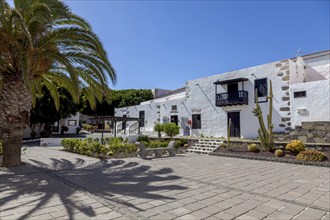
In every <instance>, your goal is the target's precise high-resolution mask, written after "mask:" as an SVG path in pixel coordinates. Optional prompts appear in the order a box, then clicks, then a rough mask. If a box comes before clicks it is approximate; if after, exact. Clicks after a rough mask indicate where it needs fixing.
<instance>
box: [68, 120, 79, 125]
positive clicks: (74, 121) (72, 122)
mask: <svg viewBox="0 0 330 220" xmlns="http://www.w3.org/2000/svg"><path fill="white" fill-rule="evenodd" d="M68 125H69V126H77V120H69V121H68Z"/></svg>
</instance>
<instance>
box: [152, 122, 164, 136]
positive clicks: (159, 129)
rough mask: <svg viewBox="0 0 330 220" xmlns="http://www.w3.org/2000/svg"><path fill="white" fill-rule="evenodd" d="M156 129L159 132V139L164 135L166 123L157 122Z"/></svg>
mask: <svg viewBox="0 0 330 220" xmlns="http://www.w3.org/2000/svg"><path fill="white" fill-rule="evenodd" d="M154 131H157V132H158V139H160V138H161V137H162V133H161V132H162V131H164V125H163V124H160V123H156V124H155V127H154Z"/></svg>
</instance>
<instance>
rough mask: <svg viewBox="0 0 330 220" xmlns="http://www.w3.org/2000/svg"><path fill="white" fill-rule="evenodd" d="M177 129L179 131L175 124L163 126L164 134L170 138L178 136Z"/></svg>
mask: <svg viewBox="0 0 330 220" xmlns="http://www.w3.org/2000/svg"><path fill="white" fill-rule="evenodd" d="M179 129H180V127H179V126H178V125H176V124H175V123H167V124H164V132H165V133H166V134H167V136H169V137H170V138H172V137H174V136H175V135H178V134H179Z"/></svg>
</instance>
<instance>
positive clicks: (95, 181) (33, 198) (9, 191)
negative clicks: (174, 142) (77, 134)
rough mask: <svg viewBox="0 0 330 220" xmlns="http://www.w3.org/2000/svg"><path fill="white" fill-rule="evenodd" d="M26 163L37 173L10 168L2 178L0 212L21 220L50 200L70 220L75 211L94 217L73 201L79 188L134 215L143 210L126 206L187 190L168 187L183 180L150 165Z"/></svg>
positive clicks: (60, 161)
mask: <svg viewBox="0 0 330 220" xmlns="http://www.w3.org/2000/svg"><path fill="white" fill-rule="evenodd" d="M30 160H31V161H32V162H33V163H34V164H36V165H37V167H39V168H38V170H37V171H35V172H25V173H24V172H23V173H22V172H18V170H17V168H9V171H10V173H11V174H8V175H4V176H2V177H0V180H1V183H0V187H1V188H0V195H1V201H0V207H3V208H1V211H8V210H11V209H15V211H16V210H20V209H21V210H23V211H25V214H23V215H21V216H20V218H19V219H25V218H26V217H29V216H31V215H33V213H34V212H36V210H38V209H42V208H46V207H48V206H49V204H51V203H54V201H55V203H58V204H57V205H58V207H60V206H63V207H64V209H65V210H66V212H67V214H68V217H69V219H72V218H73V215H74V213H76V212H77V211H79V212H80V213H83V214H85V215H87V216H89V217H93V216H96V213H95V211H94V208H93V207H92V204H87V205H86V203H84V202H80V201H77V200H76V199H75V198H76V196H75V195H76V194H77V193H79V192H80V191H78V189H79V188H80V189H84V190H87V191H88V192H89V193H92V194H94V195H96V196H98V197H101V198H103V199H105V200H106V201H108V202H110V203H111V202H115V203H117V204H120V205H123V206H125V207H134V208H135V209H138V210H141V209H139V208H137V207H136V206H135V205H134V203H131V202H130V201H132V200H134V199H146V201H152V200H165V199H166V200H173V199H174V198H172V197H169V196H164V195H160V194H159V192H164V191H171V190H184V189H186V187H182V186H179V185H174V184H172V183H171V181H173V180H178V179H180V178H181V177H179V176H176V175H171V173H172V172H173V171H172V169H170V168H163V169H158V170H151V167H150V166H146V165H141V164H139V163H138V162H129V161H125V160H108V161H107V160H100V161H98V162H94V163H92V164H89V165H87V166H85V167H81V165H82V164H84V163H85V160H84V159H81V158H77V159H76V161H75V162H74V163H72V162H71V161H69V160H66V159H56V158H50V160H51V163H50V164H44V163H43V162H40V161H38V160H32V159H30ZM54 168H61V170H54ZM31 169H34V168H33V167H31ZM68 183H69V184H68ZM85 196H86V195H85ZM55 197H56V198H55ZM86 197H87V196H86ZM128 198H130V199H128ZM87 199H91V198H90V197H88V198H87ZM51 200H54V201H51ZM85 200H86V199H85ZM13 204H15V205H13ZM53 205H54V204H53ZM55 205H56V204H55ZM28 207H29V208H28ZM74 210H75V211H74Z"/></svg>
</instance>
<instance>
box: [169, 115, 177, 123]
mask: <svg viewBox="0 0 330 220" xmlns="http://www.w3.org/2000/svg"><path fill="white" fill-rule="evenodd" d="M171 123H175V124H176V125H178V116H177V115H171Z"/></svg>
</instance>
